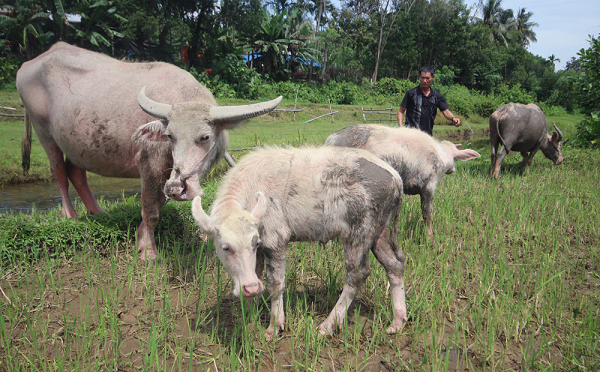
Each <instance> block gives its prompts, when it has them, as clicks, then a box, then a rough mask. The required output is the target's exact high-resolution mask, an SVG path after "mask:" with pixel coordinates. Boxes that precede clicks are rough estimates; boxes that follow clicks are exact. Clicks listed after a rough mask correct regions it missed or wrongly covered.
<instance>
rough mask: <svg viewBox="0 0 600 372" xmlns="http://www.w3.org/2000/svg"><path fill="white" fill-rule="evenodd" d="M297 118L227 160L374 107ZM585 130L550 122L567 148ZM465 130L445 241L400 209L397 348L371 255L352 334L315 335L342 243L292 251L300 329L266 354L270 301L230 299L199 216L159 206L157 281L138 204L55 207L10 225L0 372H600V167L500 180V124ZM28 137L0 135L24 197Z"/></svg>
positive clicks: (340, 268)
mask: <svg viewBox="0 0 600 372" xmlns="http://www.w3.org/2000/svg"><path fill="white" fill-rule="evenodd" d="M14 95H15V93H14V92H8V93H6V92H5V93H0V99H1V100H2V102H3V103H0V105H1V106H10V103H9V104H4V103H6V102H8V100H9V99H13V102H14V103H13V104H14V105H15V106H18V104H19V103H18V98H17V99H16V100H15V99H14ZM7 97H8V98H7ZM10 97H12V98H10ZM220 103H221V104H230V103H234V104H238V103H241V102H237V101H236V102H232V101H223V102H220ZM15 106H12V107H15ZM291 106H293V103H289V102H288V103H285V102H284V104H283V107H286V108H290V107H291ZM299 108H300V109H302V112H301V113H298V114H297V115H296V121H294V120H293V116H292V114H289V113H285V114H281V113H278V114H277V116H276V117H273V115H265V116H263V117H261V118H257V119H253V120H251V121H249V122H248V123H247V124H246V125H245V126H243V127H242V128H239V129H236V130H235V131H232V132H230V139H231V141H230V142H231V143H230V148H231V149H232V151H231V154H232V155H233V156H234V157H239V156H242V155H243V154H244V153H245V152H247V151H248V150H245V149H244V148H248V147H252V146H256V145H263V144H276V145H302V144H305V143H310V144H319V143H322V142H323V140H324V139H325V138H326V137H327V135H329V134H330V133H332V132H333V131H335V130H337V129H339V128H342V127H344V126H345V125H348V124H351V123H359V122H361V121H362V113H361V111H360V107H358V106H335V107H333V108H332V109H333V110H334V111H335V110H338V111H339V114H336V115H335V117H334V120H335V121H332V120H331V118H330V117H324V118H321V119H319V120H316V121H313V122H311V123H307V124H305V123H304V121H306V120H309V119H311V118H313V117H316V116H319V115H322V114H324V113H326V112H329V106H328V105H301V106H300V107H299ZM579 120H580V118H577V117H573V116H570V117H564V118H562V117H561V118H553V117H551V118H548V121H549V123H553V122H554V123H556V124H557V125H558V126H559V127H560V128H561V129H562V130H563V133H564V134H565V136H566V137H568V136H569V135H572V134H573V133H574V131H575V124H576V123H577V122H578V121H579ZM466 122H467V123H468V124H469V126H467V125H466V124H465V125H463V127H461V128H460V130H455V129H454V128H453V127H451V126H442V125H438V126H436V127H435V128H434V134H435V135H436V136H438V137H441V138H449V139H451V140H453V141H454V142H456V143H458V142H461V143H463V148H464V147H470V148H473V149H475V150H478V151H480V152H481V153H482V155H483V156H482V158H480V159H475V160H473V161H470V162H467V163H460V162H459V163H457V172H456V173H455V174H453V175H450V176H446V177H445V178H444V179H443V180H442V182H441V183H440V184H439V186H438V188H437V193H436V197H435V201H434V227H435V233H436V236H435V239H434V241H433V242H432V243H428V242H427V241H426V240H425V239H424V235H423V225H422V223H421V211H420V203H419V198H418V197H416V196H406V197H405V198H404V203H403V207H402V210H401V216H400V221H401V222H400V229H401V231H400V241H399V245H400V248H401V249H402V250H403V251H404V252H405V254H406V256H407V263H406V298H407V306H408V313H409V314H408V315H409V320H408V322H407V323H406V324H405V326H404V328H403V330H402V332H401V333H400V334H398V335H394V336H388V335H386V334H385V332H384V330H385V328H386V327H387V325H388V324H389V322H390V319H391V317H392V309H391V301H390V299H389V293H388V290H387V287H386V285H387V276H386V274H385V272H384V270H383V268H382V267H381V266H380V265H379V264H378V263H377V262H376V260H375V259H374V258H373V257H371V264H372V265H371V267H372V273H371V276H370V277H369V278H368V279H367V281H366V283H365V285H364V286H363V288H362V289H361V291H360V292H359V294H358V296H357V299H356V301H355V302H354V304H353V305H352V307H351V308H350V310H349V313H348V314H349V316H348V318H347V322H346V324H345V325H344V327H343V329H341V330H340V331H338V332H337V333H335V334H334V335H332V336H328V337H322V336H320V335H319V333H318V331H317V326H318V324H320V322H322V321H323V320H324V319H325V317H326V316H327V315H328V313H329V312H330V311H331V309H332V308H333V306H334V304H335V302H336V301H337V298H338V296H339V293H340V291H341V288H342V286H343V281H344V277H345V269H344V265H343V253H342V250H341V247H340V246H339V245H338V244H334V246H333V247H331V249H322V248H319V247H318V246H317V244H313V243H295V244H292V248H291V249H290V253H289V256H288V260H287V273H286V288H287V289H286V292H285V294H284V299H285V302H286V305H285V312H286V330H285V331H284V332H283V333H282V334H281V335H280V336H279V337H278V338H277V339H276V340H275V341H274V342H272V343H269V342H266V341H265V339H264V330H265V329H266V327H267V325H268V316H269V310H268V304H269V302H268V301H267V299H266V298H263V299H261V300H260V301H256V302H244V301H240V300H239V299H236V298H234V297H232V296H231V293H230V291H231V288H232V285H231V281H230V279H229V276H228V274H227V273H226V272H225V271H224V269H223V268H222V266H221V265H220V263H219V260H218V258H217V257H216V255H215V253H214V249H213V246H212V245H211V243H212V242H207V241H206V236H205V235H204V234H203V233H202V232H201V231H200V230H199V229H198V228H197V227H196V226H195V224H194V223H193V219H192V217H191V213H190V203H189V202H180V203H174V202H171V203H169V204H167V205H166V206H165V207H164V208H163V210H162V212H161V221H160V224H159V227H158V229H157V241H158V244H159V251H160V253H161V256H162V259H161V260H160V261H158V262H157V263H156V264H155V265H151V266H147V265H144V264H141V263H140V262H139V260H138V258H137V255H136V253H135V252H136V249H135V231H136V228H137V226H138V225H139V223H140V222H141V217H140V208H141V207H140V201H139V198H136V197H130V198H123V199H122V200H120V201H117V202H105V201H103V202H101V204H102V207H103V208H104V209H105V210H107V211H109V214H108V215H103V216H96V215H94V216H88V215H85V213H84V209H83V206H82V204H81V203H76V208H78V212H79V214H80V215H81V216H82V217H81V218H80V219H78V220H66V219H64V218H62V217H61V211H60V208H58V206H57V208H55V209H52V210H50V211H48V212H44V213H41V212H32V213H30V214H20V215H0V225H1V228H0V289H1V293H0V307H1V311H0V371H3V370H6V371H21V370H22V371H31V370H44V371H55V370H56V371H58V370H61V371H62V370H77V371H80V370H98V371H106V370H121V371H139V370H141V371H155V370H161V371H162V370H164V371H180V370H186V371H207V370H211V371H212V370H219V371H221V370H226V371H241V370H244V371H246V370H247V371H273V370H276V371H279V370H297V371H311V370H318V371H340V370H341V371H355V370H360V371H399V370H409V371H413V370H425V371H438V370H453V371H454V370H461V371H462V370H476V371H478V370H486V371H488V370H489V371H505V370H535V371H538V370H551V371H564V370H577V371H594V370H599V369H600V351H599V350H600V218H599V209H600V203H599V194H598V182H599V181H600V152H598V151H593V152H591V151H586V150H580V149H573V148H568V147H567V148H565V149H564V150H563V154H564V156H565V159H566V160H565V162H564V163H563V164H562V165H561V166H554V165H552V163H551V162H550V161H549V160H548V159H545V158H544V157H543V155H542V154H541V153H540V154H538V155H537V156H536V157H535V159H534V161H533V165H532V167H531V170H530V172H529V173H528V174H522V172H521V170H520V169H518V168H517V166H516V163H517V162H518V161H519V160H520V156H519V155H516V154H513V155H511V156H508V157H507V159H506V160H505V163H504V165H503V172H502V174H501V176H500V178H499V179H497V180H493V179H490V178H489V176H488V174H489V162H490V159H489V153H490V150H489V145H488V139H487V137H486V129H487V123H486V122H485V120H475V121H472V122H471V121H469V120H466ZM469 127H470V128H472V129H473V132H475V136H474V137H471V136H470V135H469V134H470V133H471V131H470V130H469ZM21 134H22V121H21V120H14V119H6V118H2V119H1V120H0V167H2V168H1V169H2V173H3V174H9V173H10V172H13V173H14V174H15V175H16V176H15V177H16V180H17V181H18V182H22V181H24V180H25V179H23V178H19V177H21V176H19V174H20V142H19V140H20V138H21ZM33 146H34V148H33V154H34V156H33V157H32V161H33V162H34V163H36V167H37V168H33V169H32V172H31V173H32V174H35V173H37V174H39V177H40V178H42V179H49V178H51V175H50V173H49V167H48V164H47V159H45V155H44V153H43V151H42V150H41V148H40V145H39V143H38V142H34V144H33ZM237 149H241V150H237ZM226 169H227V167H226V165H225V163H224V162H221V163H220V164H219V165H218V166H217V167H216V168H215V169H214V170H213V171H212V172H211V174H210V175H209V177H207V178H206V179H205V180H204V181H203V187H204V188H205V191H206V196H205V197H204V198H203V202H204V204H205V205H204V207H205V209H207V208H209V207H210V203H211V202H212V200H213V197H214V192H215V190H216V188H217V187H218V183H219V180H220V177H221V175H222V174H223V172H224V171H226ZM7 179H8V178H3V180H7ZM4 182H7V181H4ZM13 182H14V181H13Z"/></svg>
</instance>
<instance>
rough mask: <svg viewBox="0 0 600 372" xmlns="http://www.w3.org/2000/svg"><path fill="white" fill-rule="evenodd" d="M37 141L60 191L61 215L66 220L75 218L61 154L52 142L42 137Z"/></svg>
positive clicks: (66, 173)
mask: <svg viewBox="0 0 600 372" xmlns="http://www.w3.org/2000/svg"><path fill="white" fill-rule="evenodd" d="M39 140H40V143H41V144H42V146H43V147H44V150H45V151H46V155H48V160H49V161H50V169H51V170H52V175H53V176H54V181H55V182H56V186H58V189H59V190H60V196H61V198H62V214H63V216H66V217H67V218H77V212H75V208H73V204H71V198H70V197H69V179H68V172H67V167H66V165H65V159H64V155H63V152H62V151H61V149H60V148H59V147H58V145H57V144H56V143H55V142H54V141H53V140H51V139H47V138H43V137H39Z"/></svg>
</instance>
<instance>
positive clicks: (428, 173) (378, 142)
mask: <svg viewBox="0 0 600 372" xmlns="http://www.w3.org/2000/svg"><path fill="white" fill-rule="evenodd" d="M325 144H326V145H330V146H342V147H354V148H361V149H365V150H368V151H369V152H372V153H373V154H375V155H377V156H378V157H379V158H381V159H383V160H384V161H385V162H387V163H388V164H390V165H391V166H392V167H393V168H394V169H395V170H396V171H397V172H398V173H399V174H400V177H402V183H403V185H404V193H405V194H407V195H420V197H421V211H422V212H423V220H424V221H425V223H426V224H427V238H428V239H429V240H430V241H431V240H433V217H432V213H433V196H434V194H435V189H436V187H437V184H438V182H440V180H441V179H442V177H443V176H444V175H445V174H451V173H453V172H454V171H455V168H454V162H455V161H456V160H457V159H458V160H462V161H467V160H471V159H473V158H478V157H480V156H481V155H479V153H477V151H474V150H469V149H467V150H459V149H458V148H457V147H458V146H460V145H455V144H453V143H452V142H449V141H441V142H440V141H438V140H436V139H434V138H433V137H431V136H430V135H428V134H427V133H424V132H422V131H420V130H418V129H412V128H406V127H388V126H386V125H377V124H371V125H369V124H361V125H350V126H348V127H345V128H342V129H340V130H338V131H337V132H335V133H333V134H332V135H330V136H329V137H328V138H327V140H326V141H325Z"/></svg>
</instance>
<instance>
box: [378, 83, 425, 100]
mask: <svg viewBox="0 0 600 372" xmlns="http://www.w3.org/2000/svg"><path fill="white" fill-rule="evenodd" d="M414 87H415V83H413V82H412V81H410V80H406V79H403V80H396V79H394V78H383V79H380V80H379V81H377V82H376V83H375V84H373V92H374V93H375V94H380V95H382V96H387V97H393V96H400V101H402V98H403V97H404V94H406V92H407V91H408V90H409V89H412V88H414Z"/></svg>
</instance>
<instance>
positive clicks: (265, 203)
mask: <svg viewBox="0 0 600 372" xmlns="http://www.w3.org/2000/svg"><path fill="white" fill-rule="evenodd" d="M401 204H402V180H401V179H400V176H399V175H398V173H397V172H396V171H394V169H392V167H390V166H389V165H388V164H386V163H385V162H383V161H382V160H381V159H379V158H377V157H376V156H374V155H372V154H370V153H369V152H367V151H363V150H357V149H340V148H336V147H329V146H325V147H318V148H314V147H304V148H298V149H297V148H285V149H283V148H266V149H260V150H257V151H255V152H253V153H250V154H248V155H246V156H245V157H243V158H242V159H241V160H240V161H239V162H238V164H237V165H236V166H235V167H234V168H232V169H231V170H230V171H229V172H228V173H227V174H226V176H225V177H224V178H223V180H222V182H221V186H220V187H219V190H218V193H217V197H216V199H215V202H214V203H213V205H212V208H211V215H210V216H208V215H207V214H206V213H205V212H204V210H203V209H202V205H201V202H200V197H196V198H194V201H193V203H192V214H193V215H194V218H195V219H196V222H197V223H198V225H199V226H200V227H201V228H202V229H204V230H205V231H206V232H207V233H208V234H209V235H210V236H211V237H212V238H213V239H214V242H215V249H216V252H217V255H218V256H219V259H220V260H221V262H222V263H223V265H224V266H225V268H226V269H227V272H229V275H231V278H232V280H233V282H234V290H233V294H234V295H235V296H240V295H241V296H242V297H244V298H251V297H254V296H257V295H259V294H260V293H261V292H262V290H263V284H262V283H261V281H260V277H261V276H262V268H263V267H264V261H263V260H264V259H266V263H267V287H268V290H269V292H270V295H271V296H272V297H271V320H270V324H269V327H268V329H267V331H266V333H265V337H266V338H267V339H268V340H272V339H273V337H274V336H276V335H277V332H278V331H279V330H283V328H284V314H283V289H284V283H285V260H286V251H287V246H288V242H290V241H319V242H325V241H327V240H329V239H333V238H336V237H337V238H339V239H340V241H341V242H342V243H343V245H344V253H345V264H346V270H347V276H346V282H345V285H344V288H343V291H342V294H341V296H340V298H339V300H338V302H337V304H336V305H335V308H334V309H333V311H332V312H331V314H329V317H328V318H327V320H325V321H324V322H323V323H322V324H321V325H320V327H319V329H320V332H321V333H322V334H328V333H331V332H333V331H334V330H335V328H336V326H341V324H342V322H343V319H344V317H345V314H346V311H347V310H348V307H349V306H350V303H351V302H352V300H353V299H354V296H355V295H356V293H357V291H358V289H359V288H360V286H361V285H362V283H363V282H364V281H365V279H366V278H367V277H368V276H369V274H370V272H371V269H370V267H369V250H371V251H373V253H374V255H375V257H376V258H377V260H378V261H379V262H380V263H381V264H382V265H383V266H384V268H385V270H386V272H387V274H388V278H389V281H390V286H391V293H392V300H393V303H394V320H393V322H392V325H390V327H389V328H388V329H387V332H388V333H395V332H397V331H398V330H400V328H401V327H402V325H403V322H404V321H406V319H407V317H406V301H405V297H404V255H403V254H402V253H401V252H400V251H399V250H398V236H397V235H398V231H397V225H396V221H395V219H394V223H393V224H392V233H391V235H390V233H389V231H388V229H389V228H388V226H389V224H390V221H392V219H393V217H394V216H395V215H396V213H397V211H398V209H399V208H400V206H401ZM390 236H391V237H390ZM257 255H258V256H257ZM257 261H258V264H257Z"/></svg>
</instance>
